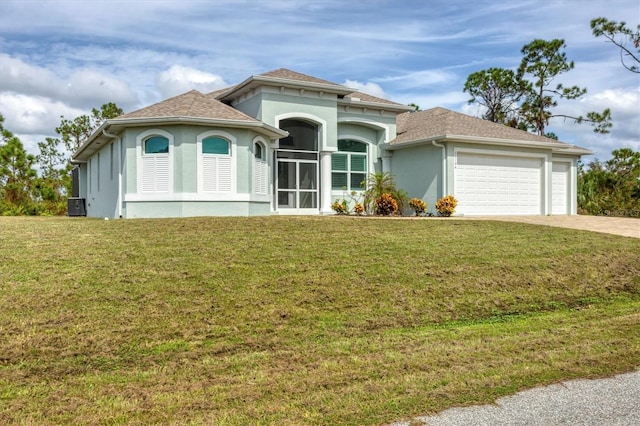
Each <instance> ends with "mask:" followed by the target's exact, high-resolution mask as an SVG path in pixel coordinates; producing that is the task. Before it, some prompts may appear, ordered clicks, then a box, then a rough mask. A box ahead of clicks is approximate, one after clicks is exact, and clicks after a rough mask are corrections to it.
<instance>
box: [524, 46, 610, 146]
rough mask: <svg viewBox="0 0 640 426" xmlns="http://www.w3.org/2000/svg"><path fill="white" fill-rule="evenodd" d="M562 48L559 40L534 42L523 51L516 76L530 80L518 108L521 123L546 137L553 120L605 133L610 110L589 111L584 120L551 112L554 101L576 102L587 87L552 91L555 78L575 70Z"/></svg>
mask: <svg viewBox="0 0 640 426" xmlns="http://www.w3.org/2000/svg"><path fill="white" fill-rule="evenodd" d="M565 47H566V45H565V43H564V40H562V39H554V40H550V41H547V40H541V39H536V40H533V41H532V42H531V43H529V44H526V45H525V46H524V47H523V48H522V50H521V53H522V54H523V55H524V56H523V58H522V61H521V62H520V67H518V76H519V77H520V78H524V76H525V75H530V76H531V77H532V78H533V82H532V83H531V90H530V91H529V93H528V94H527V96H526V99H525V101H524V102H523V103H522V105H521V108H520V109H521V114H522V116H523V118H524V121H525V122H526V123H527V124H528V126H529V127H530V129H531V130H534V131H535V132H536V133H537V134H539V135H544V134H545V132H544V130H545V127H546V126H547V124H549V119H550V118H552V117H564V118H569V119H572V120H574V121H575V122H576V123H582V122H585V121H586V122H590V123H593V124H594V126H595V127H594V131H595V132H597V133H608V132H609V130H608V129H609V128H610V127H611V111H610V110H609V109H608V108H607V109H605V110H604V111H603V112H601V113H598V112H589V113H587V117H586V118H585V117H583V116H578V117H573V116H570V115H565V114H554V113H553V110H552V109H553V108H555V107H556V106H558V101H557V100H556V98H559V99H578V98H579V97H581V96H582V95H584V94H585V93H587V89H586V88H580V87H578V86H571V87H565V86H564V85H562V83H559V84H557V85H556V86H555V88H554V87H552V86H551V83H552V82H553V80H554V79H555V78H556V77H557V76H559V75H560V74H563V73H566V72H568V71H570V70H572V69H573V68H574V63H573V61H568V60H567V55H566V54H565V53H564V52H563V51H562V49H564V48H565Z"/></svg>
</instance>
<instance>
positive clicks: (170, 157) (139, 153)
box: [136, 129, 174, 194]
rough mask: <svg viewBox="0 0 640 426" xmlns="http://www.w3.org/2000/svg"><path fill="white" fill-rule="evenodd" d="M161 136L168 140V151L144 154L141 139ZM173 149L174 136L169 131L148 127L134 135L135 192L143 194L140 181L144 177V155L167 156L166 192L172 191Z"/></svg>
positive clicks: (170, 192)
mask: <svg viewBox="0 0 640 426" xmlns="http://www.w3.org/2000/svg"><path fill="white" fill-rule="evenodd" d="M154 135H157V136H163V137H165V138H167V139H168V140H169V152H168V153H167V154H166V155H165V154H145V153H144V149H143V146H142V143H143V141H144V140H145V139H146V138H147V137H149V136H154ZM173 150H174V137H173V135H172V134H171V133H169V132H167V131H165V130H161V129H149V130H146V131H144V132H142V133H140V134H138V136H136V172H137V182H136V190H137V191H136V192H137V193H138V194H143V193H144V192H143V191H142V182H143V179H144V170H143V165H142V163H143V158H145V157H165V156H166V157H167V159H168V162H169V165H168V173H169V188H168V193H169V194H172V193H173Z"/></svg>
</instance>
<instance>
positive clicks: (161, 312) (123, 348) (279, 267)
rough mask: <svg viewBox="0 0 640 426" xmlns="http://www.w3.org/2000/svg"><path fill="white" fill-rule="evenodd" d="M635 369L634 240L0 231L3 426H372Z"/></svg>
mask: <svg viewBox="0 0 640 426" xmlns="http://www.w3.org/2000/svg"><path fill="white" fill-rule="evenodd" d="M639 366H640V240H638V239H633V238H624V237H619V236H613V235H604V234H597V233H590V232H586V231H576V230H567V229H559V228H548V227H541V226H534V225H525V224H518V223H501V222H489V221H486V222H485V221H477V222H475V221H469V220H465V221H456V220H455V219H447V220H376V219H362V218H352V217H312V218H302V217H266V218H189V219H166V220H121V221H114V220H111V221H103V220H92V219H69V218H0V423H3V424H13V423H16V424H52V425H53V424H216V425H246V424H283V425H304V424H309V425H312V424H313V425H320V424H323V425H335V424H353V425H363V424H386V423H390V422H392V421H394V420H398V419H401V418H408V417H411V416H414V415H419V414H426V413H432V412H435V411H438V410H442V409H445V408H448V407H450V406H453V405H467V404H473V403H480V402H490V401H493V400H494V399H495V398H498V397H500V396H502V395H505V394H511V393H513V392H516V391H518V390H521V389H524V388H529V387H533V386H537V385H542V384H548V383H553V382H557V381H560V380H564V379H573V378H577V377H601V376H607V375H613V374H616V373H621V372H626V371H630V370H633V369H635V368H637V367H639Z"/></svg>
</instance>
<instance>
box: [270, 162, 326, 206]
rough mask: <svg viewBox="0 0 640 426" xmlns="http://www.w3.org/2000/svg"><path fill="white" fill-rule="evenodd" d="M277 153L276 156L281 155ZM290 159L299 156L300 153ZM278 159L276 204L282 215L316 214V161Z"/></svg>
mask: <svg viewBox="0 0 640 426" xmlns="http://www.w3.org/2000/svg"><path fill="white" fill-rule="evenodd" d="M282 154H283V153H282V152H279V153H278V155H282ZM288 154H293V155H291V156H292V157H297V156H300V154H301V153H288ZM313 155H315V157H316V160H315V161H313V160H309V159H296V158H278V175H277V185H276V186H277V192H278V194H277V200H278V201H277V202H278V211H279V212H280V213H282V214H312V213H317V212H318V161H317V154H313Z"/></svg>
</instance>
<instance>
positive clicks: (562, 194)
mask: <svg viewBox="0 0 640 426" xmlns="http://www.w3.org/2000/svg"><path fill="white" fill-rule="evenodd" d="M551 214H569V163H567V162H554V163H553V167H552V172H551Z"/></svg>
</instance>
